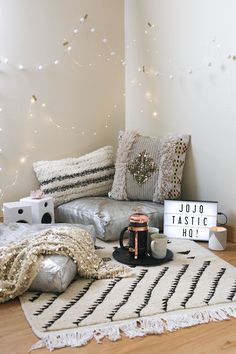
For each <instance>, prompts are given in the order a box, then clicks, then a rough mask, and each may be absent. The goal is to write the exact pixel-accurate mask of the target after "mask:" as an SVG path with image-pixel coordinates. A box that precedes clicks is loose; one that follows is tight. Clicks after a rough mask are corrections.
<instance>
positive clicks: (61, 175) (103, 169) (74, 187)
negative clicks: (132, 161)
mask: <svg viewBox="0 0 236 354" xmlns="http://www.w3.org/2000/svg"><path fill="white" fill-rule="evenodd" d="M33 168H34V171H35V173H36V176H37V179H38V181H39V184H40V189H41V190H42V191H43V193H44V195H46V196H51V197H53V198H54V203H55V206H58V205H60V204H63V203H66V202H69V201H71V200H73V199H77V198H81V197H86V196H104V195H107V193H108V192H109V191H110V189H111V186H112V182H113V177H114V160H113V148H112V146H105V147H103V148H101V149H98V150H96V151H93V152H91V153H89V154H87V155H84V156H81V157H78V158H66V159H62V160H55V161H38V162H35V163H34V164H33Z"/></svg>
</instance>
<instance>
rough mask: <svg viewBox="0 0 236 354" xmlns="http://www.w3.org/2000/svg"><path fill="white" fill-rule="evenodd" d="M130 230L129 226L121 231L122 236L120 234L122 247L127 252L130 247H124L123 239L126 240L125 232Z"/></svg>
mask: <svg viewBox="0 0 236 354" xmlns="http://www.w3.org/2000/svg"><path fill="white" fill-rule="evenodd" d="M127 230H128V226H126V227H125V228H124V229H123V230H122V231H121V234H120V247H121V248H123V249H124V250H127V249H128V248H129V247H128V246H124V244H123V238H124V234H125V232H126V231H127Z"/></svg>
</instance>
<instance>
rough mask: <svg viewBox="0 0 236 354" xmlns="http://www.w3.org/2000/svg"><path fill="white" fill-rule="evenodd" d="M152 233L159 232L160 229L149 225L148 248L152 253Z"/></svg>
mask: <svg viewBox="0 0 236 354" xmlns="http://www.w3.org/2000/svg"><path fill="white" fill-rule="evenodd" d="M152 234H159V229H158V228H157V227H152V226H148V240H147V250H148V253H149V254H150V253H151V241H152V240H151V236H152Z"/></svg>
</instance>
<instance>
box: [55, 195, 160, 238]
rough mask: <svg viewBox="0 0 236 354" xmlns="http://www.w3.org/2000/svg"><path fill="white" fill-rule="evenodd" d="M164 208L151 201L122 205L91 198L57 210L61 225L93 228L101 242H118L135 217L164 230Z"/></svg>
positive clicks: (101, 198)
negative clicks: (138, 214)
mask: <svg viewBox="0 0 236 354" xmlns="http://www.w3.org/2000/svg"><path fill="white" fill-rule="evenodd" d="M163 211H164V207H163V205H161V204H159V203H153V202H150V201H119V200H114V199H111V198H108V197H87V198H80V199H77V200H73V201H71V202H69V203H66V204H62V205H60V206H58V207H57V208H56V209H55V218H56V220H57V222H65V223H72V224H76V223H80V224H84V225H86V224H90V225H93V226H94V228H95V231H96V235H97V237H98V238H100V239H103V240H105V241H109V240H118V239H119V237H120V233H121V231H122V230H123V229H124V227H126V226H128V222H129V221H128V218H129V216H130V215H131V214H133V213H136V212H139V213H142V214H147V215H148V216H149V226H155V227H158V228H159V229H160V230H161V229H162V227H163Z"/></svg>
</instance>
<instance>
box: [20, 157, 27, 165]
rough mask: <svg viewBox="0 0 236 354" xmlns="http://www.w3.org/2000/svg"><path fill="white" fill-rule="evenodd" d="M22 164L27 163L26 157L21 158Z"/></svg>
mask: <svg viewBox="0 0 236 354" xmlns="http://www.w3.org/2000/svg"><path fill="white" fill-rule="evenodd" d="M20 163H21V164H24V163H26V157H25V156H22V157H21V158H20Z"/></svg>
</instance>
